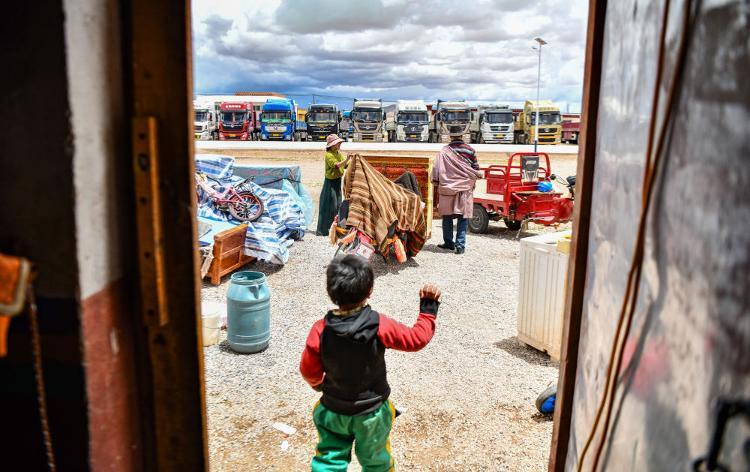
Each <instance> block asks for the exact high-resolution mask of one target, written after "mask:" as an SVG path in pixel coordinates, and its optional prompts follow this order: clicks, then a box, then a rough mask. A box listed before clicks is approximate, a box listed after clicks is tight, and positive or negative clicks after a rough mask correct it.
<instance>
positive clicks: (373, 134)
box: [351, 99, 385, 142]
mask: <svg viewBox="0 0 750 472" xmlns="http://www.w3.org/2000/svg"><path fill="white" fill-rule="evenodd" d="M351 120H352V128H353V130H352V131H353V133H352V134H353V136H352V138H353V139H352V140H353V141H355V142H360V141H376V142H382V141H383V139H384V138H383V137H384V134H385V127H384V124H385V113H384V112H383V100H380V99H378V100H363V99H355V100H354V102H353V104H352V113H351Z"/></svg>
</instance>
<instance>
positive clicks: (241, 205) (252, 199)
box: [229, 192, 264, 221]
mask: <svg viewBox="0 0 750 472" xmlns="http://www.w3.org/2000/svg"><path fill="white" fill-rule="evenodd" d="M263 210H264V208H263V202H262V201H261V199H260V198H258V197H257V196H256V195H255V194H254V193H252V192H239V193H238V194H237V196H236V197H234V198H232V200H231V201H230V202H229V214H230V215H232V217H234V218H235V219H237V220H240V221H255V220H257V219H258V218H260V216H261V215H262V214H263Z"/></svg>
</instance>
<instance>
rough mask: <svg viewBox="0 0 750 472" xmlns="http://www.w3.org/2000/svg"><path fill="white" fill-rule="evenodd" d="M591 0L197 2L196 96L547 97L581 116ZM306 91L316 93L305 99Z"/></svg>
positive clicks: (433, 98)
mask: <svg viewBox="0 0 750 472" xmlns="http://www.w3.org/2000/svg"><path fill="white" fill-rule="evenodd" d="M586 9H587V2H586V0H539V1H533V0H532V1H528V0H431V1H421V0H357V1H355V0H263V1H236V0H235V1H230V0H193V36H194V42H193V45H194V46H193V47H194V51H193V52H194V68H195V70H194V80H195V86H194V87H195V93H196V94H214V93H217V94H219V93H221V94H223V93H227V94H231V93H234V92H235V91H238V90H254V91H276V92H282V93H287V94H295V95H296V96H298V101H300V102H301V103H305V102H307V101H309V95H311V94H317V95H329V96H331V99H329V100H326V99H325V98H318V101H319V102H320V101H341V100H343V99H337V100H334V99H333V97H344V98H347V97H375V98H383V99H384V100H395V99H399V98H404V99H424V100H430V101H434V100H436V99H438V98H442V99H469V100H472V101H500V102H515V101H523V100H524V99H527V98H529V99H534V98H536V82H537V53H536V51H534V50H532V49H531V47H532V46H533V45H534V44H535V43H534V40H533V38H535V37H537V36H541V37H542V38H544V40H546V41H547V42H548V43H549V44H547V45H546V46H544V48H543V49H542V74H541V77H542V80H541V83H542V92H541V98H542V99H550V100H554V101H556V102H558V103H559V104H560V105H561V106H562V107H563V109H566V108H568V107H569V109H570V111H579V109H580V101H581V92H582V90H581V89H582V77H583V59H584V48H585V36H586V15H587V11H586ZM305 95H307V96H308V97H307V99H305V97H303V96H305Z"/></svg>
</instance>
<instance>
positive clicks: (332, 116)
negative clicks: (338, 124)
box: [310, 112, 336, 122]
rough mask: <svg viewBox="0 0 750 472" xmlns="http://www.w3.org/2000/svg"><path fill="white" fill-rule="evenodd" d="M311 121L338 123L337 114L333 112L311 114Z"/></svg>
mask: <svg viewBox="0 0 750 472" xmlns="http://www.w3.org/2000/svg"><path fill="white" fill-rule="evenodd" d="M310 121H314V122H318V121H336V113H333V112H330V113H329V112H315V113H310Z"/></svg>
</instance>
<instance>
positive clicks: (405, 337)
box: [378, 313, 436, 352]
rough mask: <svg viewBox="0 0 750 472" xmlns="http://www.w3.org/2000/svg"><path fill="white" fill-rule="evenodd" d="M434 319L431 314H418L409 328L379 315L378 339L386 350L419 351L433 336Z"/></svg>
mask: <svg viewBox="0 0 750 472" xmlns="http://www.w3.org/2000/svg"><path fill="white" fill-rule="evenodd" d="M435 318H436V315H435V314H432V313H420V314H419V318H417V322H416V323H414V326H412V327H411V328H410V327H408V326H406V325H404V324H402V323H399V322H398V321H396V320H394V319H392V318H388V317H387V316H385V315H380V327H379V328H378V338H379V339H380V342H382V343H383V345H384V346H385V347H387V348H391V349H396V350H399V351H407V352H414V351H419V350H420V349H422V348H423V347H425V346H426V345H427V343H429V342H430V340H431V339H432V335H433V334H435Z"/></svg>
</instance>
